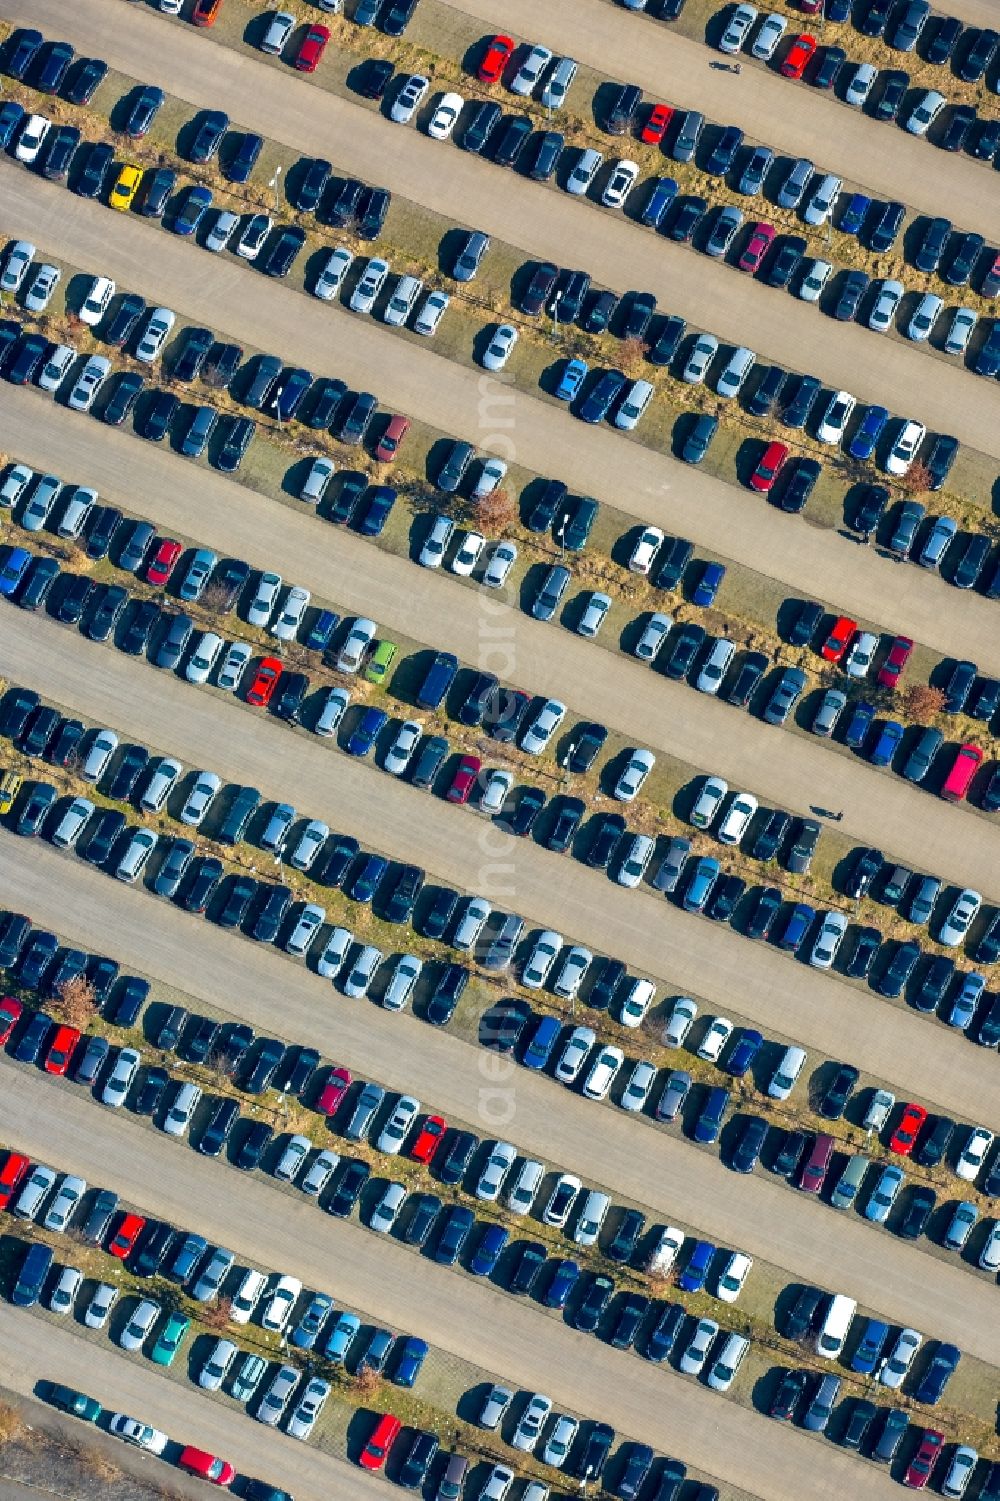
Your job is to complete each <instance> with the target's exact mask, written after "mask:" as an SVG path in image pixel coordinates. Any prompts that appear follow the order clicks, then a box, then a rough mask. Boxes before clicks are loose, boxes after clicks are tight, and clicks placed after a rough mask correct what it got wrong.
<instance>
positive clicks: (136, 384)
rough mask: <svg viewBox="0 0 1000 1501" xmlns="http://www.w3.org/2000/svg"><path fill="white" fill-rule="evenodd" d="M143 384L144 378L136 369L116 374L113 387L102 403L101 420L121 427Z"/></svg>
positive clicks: (112, 425)
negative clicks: (107, 397)
mask: <svg viewBox="0 0 1000 1501" xmlns="http://www.w3.org/2000/svg"><path fill="white" fill-rule="evenodd" d="M145 384H146V382H145V379H144V378H143V377H142V376H141V375H140V374H139V373H138V371H137V370H126V371H123V373H122V374H121V375H119V376H118V378H117V380H116V382H115V386H114V389H113V391H112V392H111V395H110V397H109V399H108V401H107V402H106V403H105V405H104V409H103V411H102V412H101V421H102V422H107V423H108V424H109V426H111V427H121V425H122V423H123V422H124V421H125V419H126V417H127V416H128V415H129V413H130V412H131V411H132V408H133V407H134V406H135V403H136V401H137V400H138V398H139V394H140V392H141V391H142V389H143V387H144V386H145Z"/></svg>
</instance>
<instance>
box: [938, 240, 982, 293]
mask: <svg viewBox="0 0 1000 1501" xmlns="http://www.w3.org/2000/svg"><path fill="white" fill-rule="evenodd" d="M985 244H986V241H985V240H984V239H983V236H982V235H980V234H975V233H974V232H972V231H970V232H969V233H968V234H963V233H961V232H959V233H958V234H954V235H952V237H951V240H950V241H949V243H948V248H947V252H946V254H945V256H944V259H943V261H942V264H941V278H942V280H943V281H946V282H947V283H948V285H949V287H964V286H967V285H968V283H969V281H970V279H971V277H972V272H973V270H974V269H975V265H976V262H977V261H978V259H979V257H980V255H981V254H982V251H983V248H984V246H985Z"/></svg>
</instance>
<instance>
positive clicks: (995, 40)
mask: <svg viewBox="0 0 1000 1501" xmlns="http://www.w3.org/2000/svg"><path fill="white" fill-rule="evenodd" d="M962 40H963V42H964V44H965V45H964V46H963V47H962V48H960V49H959V51H958V53H957V55H956V57H955V61H954V64H953V66H954V69H955V72H956V73H957V74H958V76H959V78H960V79H961V80H962V82H963V83H978V82H979V80H980V79H981V78H982V76H983V74H984V73H985V72H986V70H987V68H988V67H989V66H990V64H991V63H992V62H993V59H994V58H995V56H996V53H997V47H998V46H1000V33H998V32H996V31H992V30H990V29H988V28H987V27H982V28H979V27H975V26H969V27H967V28H966V31H965V35H964V37H963V39H962Z"/></svg>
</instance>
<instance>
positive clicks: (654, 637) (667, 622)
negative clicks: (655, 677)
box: [635, 610, 674, 662]
mask: <svg viewBox="0 0 1000 1501" xmlns="http://www.w3.org/2000/svg"><path fill="white" fill-rule="evenodd" d="M673 623H674V622H673V620H672V619H671V618H670V616H669V615H665V614H663V612H662V611H659V610H658V611H657V612H656V613H655V614H653V615H651V616H650V617H649V621H648V623H647V625H646V628H645V630H644V631H643V633H642V635H641V636H640V637H639V639H638V641H637V642H636V644H635V654H636V656H637V657H638V658H639V660H640V662H653V661H655V660H656V657H657V655H658V653H659V650H660V648H661V646H662V645H663V643H664V641H666V639H667V637H668V636H669V634H670V629H671V626H672V625H673Z"/></svg>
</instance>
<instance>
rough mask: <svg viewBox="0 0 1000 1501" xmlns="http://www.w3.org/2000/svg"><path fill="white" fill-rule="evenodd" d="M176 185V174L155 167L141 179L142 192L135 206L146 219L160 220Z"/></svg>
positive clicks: (163, 168) (167, 169)
mask: <svg viewBox="0 0 1000 1501" xmlns="http://www.w3.org/2000/svg"><path fill="white" fill-rule="evenodd" d="M176 185H177V174H176V172H174V171H172V170H171V168H170V167H155V168H154V169H153V170H152V171H151V172H147V173H146V174H145V176H144V177H143V179H142V191H141V195H140V197H139V200H138V203H137V205H136V207H137V210H138V212H139V213H140V214H141V215H142V216H143V218H146V219H162V218H163V215H164V213H165V212H166V208H167V204H168V202H169V200H170V195H171V194H172V193H173V191H174V188H175V187H176Z"/></svg>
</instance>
